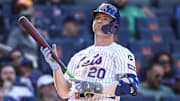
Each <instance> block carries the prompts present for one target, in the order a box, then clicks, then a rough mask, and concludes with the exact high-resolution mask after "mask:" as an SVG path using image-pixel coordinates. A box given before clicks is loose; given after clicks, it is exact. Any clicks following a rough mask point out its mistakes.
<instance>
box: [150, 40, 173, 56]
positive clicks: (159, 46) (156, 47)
mask: <svg viewBox="0 0 180 101" xmlns="http://www.w3.org/2000/svg"><path fill="white" fill-rule="evenodd" d="M152 50H153V53H157V52H162V51H166V52H170V44H169V43H164V42H159V43H155V44H153V45H152Z"/></svg>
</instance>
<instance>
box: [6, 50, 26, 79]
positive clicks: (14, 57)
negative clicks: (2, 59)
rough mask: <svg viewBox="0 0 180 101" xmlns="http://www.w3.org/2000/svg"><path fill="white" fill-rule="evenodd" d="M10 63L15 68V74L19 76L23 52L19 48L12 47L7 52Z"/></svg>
mask: <svg viewBox="0 0 180 101" xmlns="http://www.w3.org/2000/svg"><path fill="white" fill-rule="evenodd" d="M8 57H9V58H10V60H11V63H12V65H13V66H14V68H15V70H16V74H17V75H18V76H20V69H19V68H20V64H21V61H22V60H23V58H24V52H23V51H22V50H21V49H20V48H14V49H12V50H11V51H10V52H9V53H8Z"/></svg>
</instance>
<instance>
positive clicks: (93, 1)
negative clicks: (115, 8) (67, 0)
mask: <svg viewBox="0 0 180 101" xmlns="http://www.w3.org/2000/svg"><path fill="white" fill-rule="evenodd" d="M108 1H109V0H75V3H76V4H77V5H93V6H98V5H100V4H101V3H103V2H108Z"/></svg>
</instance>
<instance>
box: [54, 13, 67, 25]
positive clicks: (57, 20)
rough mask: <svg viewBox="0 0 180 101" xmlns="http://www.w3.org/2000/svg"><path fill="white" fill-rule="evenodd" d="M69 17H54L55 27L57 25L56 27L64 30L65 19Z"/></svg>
mask: <svg viewBox="0 0 180 101" xmlns="http://www.w3.org/2000/svg"><path fill="white" fill-rule="evenodd" d="M66 16H67V15H63V16H54V17H53V19H52V20H53V21H52V23H53V25H55V26H56V27H58V28H62V27H63V24H64V19H65V17H66Z"/></svg>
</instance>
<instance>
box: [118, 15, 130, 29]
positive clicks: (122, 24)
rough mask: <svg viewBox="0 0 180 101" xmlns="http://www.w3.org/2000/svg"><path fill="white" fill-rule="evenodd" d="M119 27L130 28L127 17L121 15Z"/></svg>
mask: <svg viewBox="0 0 180 101" xmlns="http://www.w3.org/2000/svg"><path fill="white" fill-rule="evenodd" d="M119 27H120V28H128V19H127V18H126V17H121V19H120V25H119Z"/></svg>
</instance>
